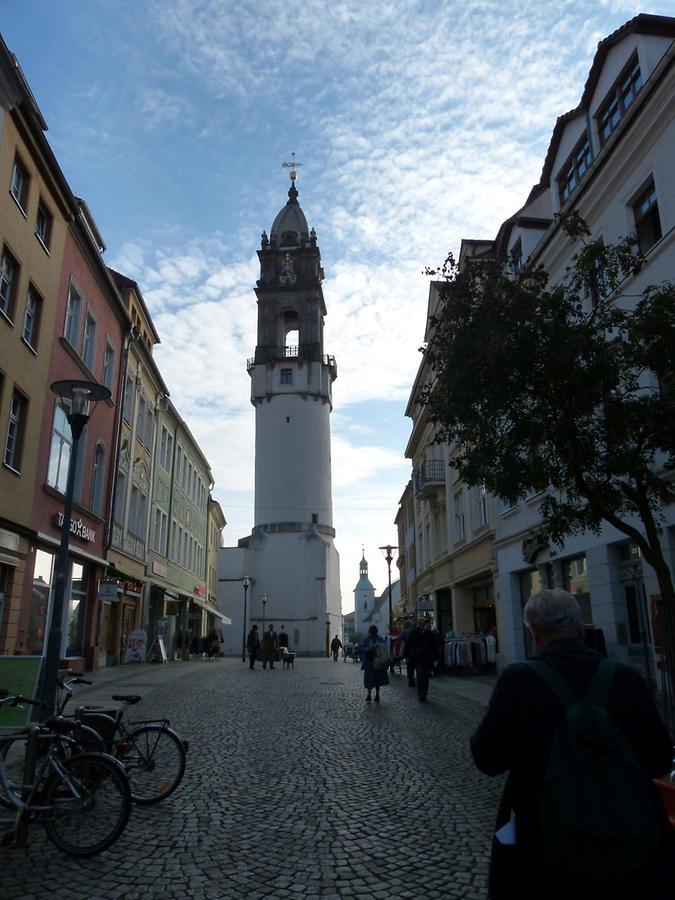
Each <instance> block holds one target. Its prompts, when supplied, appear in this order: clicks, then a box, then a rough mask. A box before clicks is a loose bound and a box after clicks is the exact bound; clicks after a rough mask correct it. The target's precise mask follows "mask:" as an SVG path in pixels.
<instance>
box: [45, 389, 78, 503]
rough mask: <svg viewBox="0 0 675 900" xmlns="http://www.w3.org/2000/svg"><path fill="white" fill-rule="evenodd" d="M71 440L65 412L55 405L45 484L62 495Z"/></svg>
mask: <svg viewBox="0 0 675 900" xmlns="http://www.w3.org/2000/svg"><path fill="white" fill-rule="evenodd" d="M72 440H73V439H72V435H71V431H70V425H69V424H68V419H67V418H66V413H65V410H64V409H63V407H62V406H61V405H60V404H59V403H57V404H56V406H55V407H54V424H53V425H52V443H51V446H50V448H49V467H48V470H47V484H50V485H51V486H52V487H53V488H56V490H57V491H61V493H62V494H65V492H66V481H67V479H68V462H69V461H70V450H71V447H72Z"/></svg>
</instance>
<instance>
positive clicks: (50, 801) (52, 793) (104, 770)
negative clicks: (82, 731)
mask: <svg viewBox="0 0 675 900" xmlns="http://www.w3.org/2000/svg"><path fill="white" fill-rule="evenodd" d="M61 765H62V767H63V769H64V771H65V777H63V776H61V775H60V774H59V773H58V772H54V774H53V775H52V776H51V777H50V779H49V781H48V783H47V786H46V788H45V795H44V798H45V806H48V807H49V812H48V813H47V818H46V820H45V828H46V831H47V834H48V835H49V838H50V840H51V841H52V842H53V843H54V844H55V845H56V846H57V847H58V848H59V850H63V852H64V853H68V854H69V855H70V856H94V854H96V853H101V851H102V850H107V848H108V847H110V845H111V844H114V842H115V841H116V840H117V838H118V837H119V836H120V835H121V834H122V832H123V831H124V828H125V826H126V824H127V820H128V819H129V813H130V812H131V791H130V789H129V779H128V778H127V775H126V772H125V771H124V767H123V766H121V765H120V764H119V763H118V762H117V760H116V759H113V758H112V757H111V756H107V755H106V754H104V753H83V754H82V755H81V756H71V757H70V758H69V759H67V760H65V762H62V763H61Z"/></svg>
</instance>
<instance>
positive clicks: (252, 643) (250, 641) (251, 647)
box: [246, 625, 260, 669]
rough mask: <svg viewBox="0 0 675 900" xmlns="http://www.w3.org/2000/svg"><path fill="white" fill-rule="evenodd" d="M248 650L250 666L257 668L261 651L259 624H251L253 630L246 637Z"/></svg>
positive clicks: (250, 667)
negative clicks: (256, 662) (257, 659)
mask: <svg viewBox="0 0 675 900" xmlns="http://www.w3.org/2000/svg"><path fill="white" fill-rule="evenodd" d="M246 652H247V653H248V667H249V669H255V661H256V658H257V656H258V653H259V652H260V638H259V637H258V626H257V625H253V626H251V630H250V631H249V633H248V637H247V638H246Z"/></svg>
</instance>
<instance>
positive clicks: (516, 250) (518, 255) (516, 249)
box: [511, 238, 523, 275]
mask: <svg viewBox="0 0 675 900" xmlns="http://www.w3.org/2000/svg"><path fill="white" fill-rule="evenodd" d="M511 265H512V266H513V273H514V275H517V274H518V272H521V271H522V269H523V242H522V241H521V239H520V238H518V240H517V241H516V242H515V244H514V245H513V247H512V248H511Z"/></svg>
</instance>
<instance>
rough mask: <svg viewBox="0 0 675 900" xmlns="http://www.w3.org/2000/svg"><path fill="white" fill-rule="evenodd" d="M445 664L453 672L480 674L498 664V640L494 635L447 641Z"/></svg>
mask: <svg viewBox="0 0 675 900" xmlns="http://www.w3.org/2000/svg"><path fill="white" fill-rule="evenodd" d="M443 662H444V664H445V666H446V667H447V668H448V669H449V670H450V671H451V672H452V671H455V672H463V673H469V672H478V671H480V670H482V669H486V668H489V667H491V666H494V665H495V664H496V662H497V639H496V638H495V636H494V635H492V634H476V635H466V636H464V637H454V638H451V639H450V640H446V641H445V644H444V647H443Z"/></svg>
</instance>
